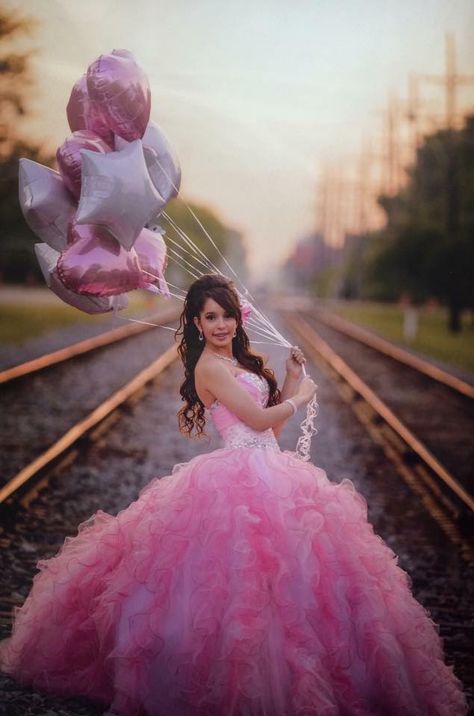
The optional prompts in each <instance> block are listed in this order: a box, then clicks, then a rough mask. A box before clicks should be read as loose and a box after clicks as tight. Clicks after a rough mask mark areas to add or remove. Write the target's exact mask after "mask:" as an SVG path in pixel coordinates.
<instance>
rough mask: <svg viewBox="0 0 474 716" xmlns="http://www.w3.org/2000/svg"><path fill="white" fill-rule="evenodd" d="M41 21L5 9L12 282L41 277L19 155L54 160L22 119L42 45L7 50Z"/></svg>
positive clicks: (4, 275)
mask: <svg viewBox="0 0 474 716" xmlns="http://www.w3.org/2000/svg"><path fill="white" fill-rule="evenodd" d="M36 26H37V23H36V21H35V20H33V19H31V18H27V17H22V16H20V15H19V14H17V13H15V12H13V11H11V10H7V9H5V8H0V43H1V44H0V46H1V47H2V50H3V51H2V52H0V130H1V131H0V227H1V228H0V278H1V279H3V280H5V281H10V282H20V281H25V280H40V279H41V271H40V269H39V266H38V263H37V261H36V258H35V255H34V252H33V248H32V242H33V241H34V239H35V238H36V237H35V235H34V234H33V232H32V231H31V230H30V229H29V227H28V225H27V224H26V222H25V220H24V218H23V214H22V211H21V207H20V203H19V200H18V167H19V160H20V158H21V157H27V158H28V159H32V160H33V161H37V162H40V163H41V164H46V165H48V166H52V165H53V164H54V161H55V158H54V156H51V155H49V154H47V153H46V152H44V151H43V150H42V148H41V147H40V146H38V145H36V144H34V143H32V142H31V141H30V140H29V139H28V138H26V137H24V136H22V132H21V122H22V120H23V119H24V118H25V117H26V116H27V115H28V111H29V110H28V99H29V95H30V93H31V91H32V86H33V79H32V72H31V62H32V59H33V57H34V56H35V55H36V54H37V50H35V49H33V50H29V51H27V52H23V53H18V52H14V51H12V50H11V49H8V47H9V43H10V41H11V40H14V39H16V37H17V36H18V35H22V34H26V35H32V34H33V32H34V30H35V29H36ZM3 48H5V49H3Z"/></svg>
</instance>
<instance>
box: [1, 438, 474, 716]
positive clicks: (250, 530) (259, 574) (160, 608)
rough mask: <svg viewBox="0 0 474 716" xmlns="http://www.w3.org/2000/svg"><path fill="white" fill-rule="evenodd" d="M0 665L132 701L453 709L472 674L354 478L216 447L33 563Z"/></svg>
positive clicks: (132, 714) (263, 712)
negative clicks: (378, 528) (414, 588)
mask: <svg viewBox="0 0 474 716" xmlns="http://www.w3.org/2000/svg"><path fill="white" fill-rule="evenodd" d="M38 567H39V569H40V572H39V573H38V574H37V575H36V577H35V579H34V583H33V587H32V589H31V591H30V594H29V596H28V598H27V600H26V602H25V604H24V606H23V607H22V608H21V609H17V610H16V612H15V623H14V629H13V634H12V637H11V638H10V639H8V640H5V641H3V642H2V644H1V645H0V666H1V668H2V670H3V671H7V672H9V673H11V674H12V675H14V677H15V678H16V679H17V680H18V681H20V682H21V683H24V684H28V685H31V686H33V687H35V688H38V689H42V690H47V691H50V692H53V693H57V694H64V695H84V696H87V697H89V698H91V699H93V700H97V701H99V702H101V703H103V704H104V706H106V707H110V708H111V713H112V712H113V713H117V714H120V715H121V716H138V715H139V714H141V715H145V714H146V715H147V716H310V715H311V716H369V715H370V716H400V715H401V714H405V715H406V716H422V715H423V716H458V715H461V714H462V715H464V714H466V713H467V703H466V699H465V695H464V693H463V691H462V686H461V683H460V682H459V680H458V679H457V678H456V676H455V675H454V672H453V667H452V666H448V665H446V664H445V662H444V658H443V646H442V641H441V639H440V637H439V634H438V631H437V627H436V625H435V624H434V622H433V621H432V620H431V619H430V617H429V614H428V612H427V611H426V610H425V609H424V608H423V607H422V606H421V604H419V602H417V601H416V600H415V599H414V597H413V596H412V593H411V589H410V580H409V577H408V575H407V574H406V572H404V571H403V570H402V569H401V568H400V567H398V566H397V557H396V555H395V554H394V553H393V552H392V550H391V549H390V548H389V547H388V546H387V545H386V544H385V543H384V542H383V540H382V539H381V538H380V537H378V536H377V535H376V534H375V533H374V530H373V528H372V526H371V524H370V523H369V522H368V521H367V503H366V501H365V499H364V498H363V497H362V496H361V495H360V494H359V493H358V492H356V490H355V488H354V485H353V483H352V482H351V481H350V480H344V481H343V482H342V483H340V484H335V483H331V482H329V481H328V479H327V477H326V474H325V473H324V471H323V470H321V469H319V468H317V467H315V466H314V465H312V464H310V463H304V462H302V461H300V460H298V459H296V458H295V457H294V455H293V454H292V453H290V452H286V451H285V452H278V451H275V450H272V449H269V448H248V447H243V448H234V449H230V448H222V449H218V450H215V451H214V452H211V453H207V454H204V455H199V456H197V457H195V458H193V459H192V460H191V461H190V462H188V463H184V464H181V465H177V466H176V467H175V468H174V470H173V474H172V475H168V476H166V477H164V478H161V479H154V480H152V481H151V482H150V483H149V484H148V485H147V486H146V488H145V489H144V490H143V491H142V492H141V494H140V497H139V499H138V500H136V501H135V502H133V503H132V504H131V505H130V506H129V507H128V508H127V509H125V510H123V511H122V512H120V513H119V514H118V515H117V516H116V517H113V516H111V515H109V514H107V513H105V512H103V511H98V512H97V513H96V514H95V515H94V516H93V517H91V518H90V519H89V520H87V521H86V522H84V523H82V524H81V525H80V527H79V532H78V535H77V536H75V537H73V538H66V540H65V542H64V545H63V546H62V547H61V549H60V551H59V552H58V554H57V555H56V556H55V557H53V558H51V559H49V560H43V561H40V562H39V563H38Z"/></svg>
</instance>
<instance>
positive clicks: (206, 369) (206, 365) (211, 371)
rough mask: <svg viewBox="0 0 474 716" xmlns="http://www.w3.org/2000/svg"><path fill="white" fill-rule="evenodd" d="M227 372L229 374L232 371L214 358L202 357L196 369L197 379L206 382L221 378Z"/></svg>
mask: <svg viewBox="0 0 474 716" xmlns="http://www.w3.org/2000/svg"><path fill="white" fill-rule="evenodd" d="M225 372H227V373H229V372H230V371H228V370H227V368H226V367H225V365H223V364H222V361H221V360H219V359H218V358H213V357H212V356H204V355H202V356H200V357H199V359H198V361H197V363H196V366H195V368H194V375H195V377H196V378H198V379H201V380H204V381H205V380H206V379H209V378H214V377H216V378H219V377H220V376H222V375H223V374H224V373H225Z"/></svg>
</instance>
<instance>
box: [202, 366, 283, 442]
mask: <svg viewBox="0 0 474 716" xmlns="http://www.w3.org/2000/svg"><path fill="white" fill-rule="evenodd" d="M235 377H236V379H237V380H239V381H240V382H241V384H242V386H244V387H245V389H246V390H248V392H249V393H250V394H251V395H252V397H253V398H254V399H255V401H256V402H257V403H258V404H259V405H261V407H262V408H263V407H265V406H266V404H267V401H268V396H269V393H270V388H269V386H268V383H267V381H266V380H265V378H262V377H261V376H259V375H256V374H255V373H248V372H241V373H238V374H237V375H236V376H235ZM206 410H207V412H208V413H209V415H210V416H211V418H212V422H213V423H214V425H215V427H216V429H217V431H218V432H219V434H220V436H221V437H222V439H223V441H224V447H231V448H236V447H269V448H273V449H274V450H280V447H279V445H278V442H277V440H276V438H275V435H274V433H273V430H272V428H268V429H267V430H263V431H258V430H253V428H251V427H250V426H249V425H246V424H245V423H243V422H242V421H241V420H240V419H239V418H238V417H237V416H236V415H235V414H234V413H232V412H231V411H230V410H229V409H228V408H226V407H225V405H222V404H221V403H219V401H218V400H215V401H214V402H213V404H212V405H211V406H210V407H209V408H207V409H206Z"/></svg>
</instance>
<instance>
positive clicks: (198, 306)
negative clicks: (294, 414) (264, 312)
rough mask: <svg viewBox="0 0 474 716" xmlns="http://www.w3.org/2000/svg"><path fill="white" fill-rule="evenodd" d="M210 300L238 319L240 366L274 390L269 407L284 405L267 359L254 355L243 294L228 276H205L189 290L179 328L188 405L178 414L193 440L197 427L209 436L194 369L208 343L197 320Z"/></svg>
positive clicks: (236, 351)
mask: <svg viewBox="0 0 474 716" xmlns="http://www.w3.org/2000/svg"><path fill="white" fill-rule="evenodd" d="M207 298H212V299H213V300H214V301H216V303H218V304H219V305H220V306H221V307H222V308H223V309H224V310H225V311H227V313H228V314H229V315H230V316H232V317H233V318H235V319H236V321H237V328H236V336H235V338H234V339H233V340H232V354H233V355H234V357H235V358H237V360H238V361H239V363H240V365H242V366H244V367H245V368H247V369H248V370H249V371H250V372H252V373H256V374H257V375H260V376H262V377H263V378H265V380H266V381H267V383H268V387H269V389H270V392H269V397H268V402H267V406H271V405H277V404H278V403H280V402H281V393H280V390H279V388H278V384H277V381H276V378H275V374H274V372H273V370H271V369H270V368H264V367H263V358H262V357H261V356H260V355H257V354H255V353H252V351H251V350H250V341H249V338H248V336H247V334H246V332H245V330H244V327H243V325H242V314H241V311H240V303H239V295H238V293H237V291H236V289H235V286H234V283H233V281H232V280H231V279H229V278H227V276H222V275H220V274H204V275H203V276H201V278H199V279H197V281H194V283H192V284H191V286H190V287H189V289H188V293H187V295H186V298H185V300H184V308H183V312H182V313H181V316H180V318H179V327H178V329H177V330H176V333H175V336H176V337H178V336H182V337H181V341H180V343H179V345H178V353H179V356H180V358H181V360H182V361H183V365H184V382H183V383H182V385H181V386H180V389H179V392H180V394H181V398H182V400H183V401H185V403H186V404H185V405H184V406H183V407H182V408H181V409H180V410H179V411H178V413H177V415H178V423H179V429H180V431H181V432H182V433H187V435H188V437H191V433H192V431H193V428H195V430H196V437H202V436H203V435H206V433H205V431H204V426H205V424H206V419H205V417H204V409H205V406H204V403H203V402H202V401H201V400H200V398H199V396H198V394H197V392H196V386H195V383H194V369H195V367H196V363H197V362H198V359H199V357H200V355H201V353H202V351H203V349H204V346H205V341H200V340H199V330H198V328H197V327H196V325H195V323H194V321H193V318H194V317H195V316H197V317H198V318H199V316H200V314H201V311H202V310H203V308H204V304H205V302H206V299H207Z"/></svg>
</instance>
